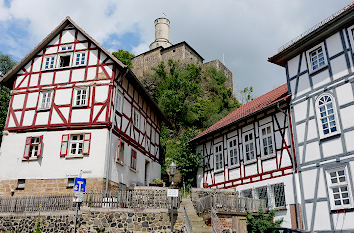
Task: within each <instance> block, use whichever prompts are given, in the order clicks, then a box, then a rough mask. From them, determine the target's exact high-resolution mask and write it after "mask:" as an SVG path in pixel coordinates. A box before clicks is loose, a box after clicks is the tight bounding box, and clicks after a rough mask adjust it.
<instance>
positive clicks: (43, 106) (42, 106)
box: [38, 90, 54, 110]
mask: <svg viewBox="0 0 354 233" xmlns="http://www.w3.org/2000/svg"><path fill="white" fill-rule="evenodd" d="M49 94H50V97H49V101H48V96H47V95H49ZM53 94H54V92H53V90H50V91H42V92H40V98H39V103H38V110H49V109H50V107H51V106H52V100H53ZM43 101H45V102H43Z"/></svg>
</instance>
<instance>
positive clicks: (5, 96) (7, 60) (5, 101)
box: [0, 53, 16, 143]
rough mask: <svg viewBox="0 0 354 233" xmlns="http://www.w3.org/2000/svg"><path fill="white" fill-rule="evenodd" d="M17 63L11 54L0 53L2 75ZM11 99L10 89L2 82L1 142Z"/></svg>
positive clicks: (0, 94) (0, 109)
mask: <svg viewBox="0 0 354 233" xmlns="http://www.w3.org/2000/svg"><path fill="white" fill-rule="evenodd" d="M15 65H16V62H15V61H14V60H13V59H12V58H11V57H10V56H9V55H5V54H2V53H0V77H2V76H4V75H5V74H6V73H7V72H8V71H9V70H11V69H12V67H14V66H15ZM9 101H10V90H9V89H8V88H7V87H5V86H3V85H2V84H0V131H1V134H0V143H1V140H2V131H3V129H4V127H5V123H6V116H7V108H8V106H9Z"/></svg>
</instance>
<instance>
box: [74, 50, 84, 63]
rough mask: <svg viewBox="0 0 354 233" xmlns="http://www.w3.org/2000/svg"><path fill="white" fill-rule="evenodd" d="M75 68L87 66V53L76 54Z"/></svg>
mask: <svg viewBox="0 0 354 233" xmlns="http://www.w3.org/2000/svg"><path fill="white" fill-rule="evenodd" d="M74 64H75V66H81V65H85V64H86V52H78V53H75V63H74Z"/></svg>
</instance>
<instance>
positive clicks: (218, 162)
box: [214, 144, 223, 170]
mask: <svg viewBox="0 0 354 233" xmlns="http://www.w3.org/2000/svg"><path fill="white" fill-rule="evenodd" d="M214 156H215V170H220V169H222V168H223V153H222V145H221V144H220V145H218V146H215V147H214Z"/></svg>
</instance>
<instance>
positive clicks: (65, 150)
mask: <svg viewBox="0 0 354 233" xmlns="http://www.w3.org/2000/svg"><path fill="white" fill-rule="evenodd" d="M68 145H69V134H64V135H63V136H62V139H61V148H60V156H61V157H64V156H66V155H67V154H68Z"/></svg>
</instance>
